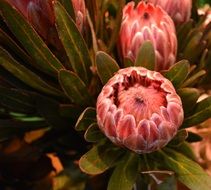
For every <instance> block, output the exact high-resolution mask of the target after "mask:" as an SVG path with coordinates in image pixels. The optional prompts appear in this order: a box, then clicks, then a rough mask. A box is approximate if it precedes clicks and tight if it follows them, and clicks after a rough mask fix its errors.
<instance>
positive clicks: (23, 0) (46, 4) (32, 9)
mask: <svg viewBox="0 0 211 190" xmlns="http://www.w3.org/2000/svg"><path fill="white" fill-rule="evenodd" d="M7 1H8V2H9V3H10V4H11V5H13V6H15V7H16V8H17V9H18V10H19V11H20V12H21V13H22V14H23V15H24V16H25V17H26V18H27V19H28V20H29V22H30V23H31V24H32V25H33V26H34V28H35V29H36V31H37V32H38V33H39V34H40V35H41V36H42V37H43V38H44V39H45V40H47V41H54V40H58V39H55V38H56V37H57V36H56V29H55V16H54V11H53V0H7ZM72 3H73V7H74V11H75V15H76V25H77V27H78V29H79V31H80V32H82V30H83V25H84V23H85V21H86V8H85V2H84V0H72ZM56 43H57V42H56Z"/></svg>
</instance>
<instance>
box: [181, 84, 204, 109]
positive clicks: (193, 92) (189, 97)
mask: <svg viewBox="0 0 211 190" xmlns="http://www.w3.org/2000/svg"><path fill="white" fill-rule="evenodd" d="M177 93H178V95H179V96H180V98H181V99H182V105H183V109H184V112H185V113H188V112H190V111H191V110H192V109H193V107H194V106H195V104H196V102H197V100H198V98H199V96H200V93H199V90H198V89H196V88H180V89H179V90H178V91H177Z"/></svg>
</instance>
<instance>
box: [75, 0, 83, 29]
mask: <svg viewBox="0 0 211 190" xmlns="http://www.w3.org/2000/svg"><path fill="white" fill-rule="evenodd" d="M72 4H73V7H74V11H75V16H76V25H77V27H78V29H79V31H80V32H81V33H82V32H83V30H84V26H85V25H86V7H85V2H84V0H72Z"/></svg>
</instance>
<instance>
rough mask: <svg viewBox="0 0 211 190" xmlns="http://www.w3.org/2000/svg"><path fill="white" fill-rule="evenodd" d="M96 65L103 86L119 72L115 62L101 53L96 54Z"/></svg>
mask: <svg viewBox="0 0 211 190" xmlns="http://www.w3.org/2000/svg"><path fill="white" fill-rule="evenodd" d="M96 64H97V72H98V75H99V77H100V80H101V82H102V83H103V84H106V83H107V82H108V80H109V79H110V78H111V77H112V76H113V75H114V73H115V72H117V71H118V70H119V66H118V64H117V63H116V61H115V60H114V59H113V58H112V57H111V56H109V55H108V54H106V53H105V52H102V51H99V52H97V55H96Z"/></svg>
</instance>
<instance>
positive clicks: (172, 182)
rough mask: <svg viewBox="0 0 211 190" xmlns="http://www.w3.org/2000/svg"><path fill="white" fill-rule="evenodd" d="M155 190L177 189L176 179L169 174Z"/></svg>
mask: <svg viewBox="0 0 211 190" xmlns="http://www.w3.org/2000/svg"><path fill="white" fill-rule="evenodd" d="M157 190H177V180H176V178H175V177H174V176H170V177H168V178H167V179H165V181H164V182H163V183H161V184H160V185H158V189H157Z"/></svg>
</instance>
